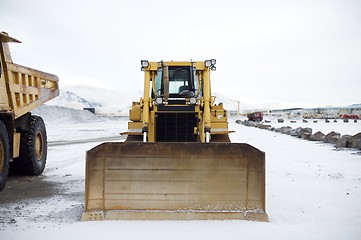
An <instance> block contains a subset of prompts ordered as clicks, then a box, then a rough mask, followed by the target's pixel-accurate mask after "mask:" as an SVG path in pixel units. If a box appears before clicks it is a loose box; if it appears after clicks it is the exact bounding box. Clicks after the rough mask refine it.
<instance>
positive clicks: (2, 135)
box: [0, 121, 10, 191]
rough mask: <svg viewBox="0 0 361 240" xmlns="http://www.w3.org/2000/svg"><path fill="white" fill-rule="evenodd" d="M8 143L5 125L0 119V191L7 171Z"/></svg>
mask: <svg viewBox="0 0 361 240" xmlns="http://www.w3.org/2000/svg"><path fill="white" fill-rule="evenodd" d="M9 159H10V145H9V138H8V133H7V130H6V127H5V125H4V123H3V122H2V121H0V191H1V190H2V189H3V188H4V186H5V183H6V180H7V178H8V173H9Z"/></svg>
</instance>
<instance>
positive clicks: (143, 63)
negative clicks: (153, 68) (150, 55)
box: [140, 60, 149, 68]
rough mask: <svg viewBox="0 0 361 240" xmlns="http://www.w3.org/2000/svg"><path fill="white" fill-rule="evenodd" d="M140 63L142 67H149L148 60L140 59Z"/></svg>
mask: <svg viewBox="0 0 361 240" xmlns="http://www.w3.org/2000/svg"><path fill="white" fill-rule="evenodd" d="M140 64H141V65H142V68H147V67H149V62H148V60H140Z"/></svg>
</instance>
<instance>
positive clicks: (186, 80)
mask: <svg viewBox="0 0 361 240" xmlns="http://www.w3.org/2000/svg"><path fill="white" fill-rule="evenodd" d="M195 73H196V70H195V68H194V67H190V66H169V67H168V76H169V96H170V97H190V95H192V96H194V95H195V94H196V92H197V90H198V89H197V88H198V78H197V76H196V74H195ZM162 75H163V68H161V67H160V68H158V73H157V77H156V79H155V94H156V95H157V96H163V93H164V86H163V82H162Z"/></svg>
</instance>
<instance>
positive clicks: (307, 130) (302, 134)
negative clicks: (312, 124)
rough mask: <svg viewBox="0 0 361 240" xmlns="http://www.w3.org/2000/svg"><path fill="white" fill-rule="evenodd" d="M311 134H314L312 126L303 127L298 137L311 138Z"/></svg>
mask: <svg viewBox="0 0 361 240" xmlns="http://www.w3.org/2000/svg"><path fill="white" fill-rule="evenodd" d="M311 135H312V128H302V129H301V130H300V131H299V134H298V137H299V138H302V139H307V140H309V139H310V138H311Z"/></svg>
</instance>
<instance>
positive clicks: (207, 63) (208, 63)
mask: <svg viewBox="0 0 361 240" xmlns="http://www.w3.org/2000/svg"><path fill="white" fill-rule="evenodd" d="M204 65H206V67H210V66H212V61H211V60H206V61H204Z"/></svg>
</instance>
